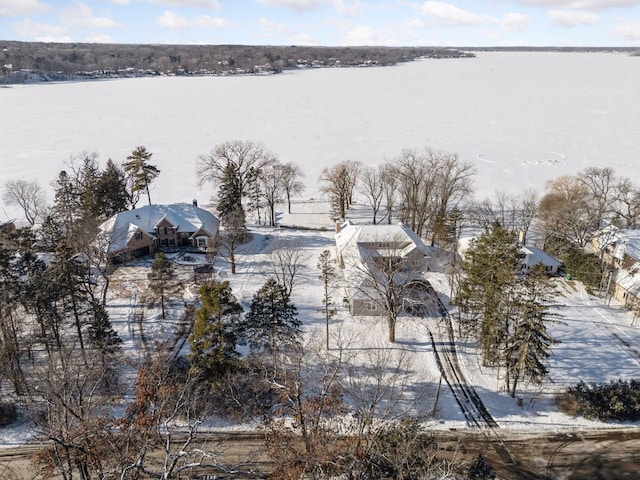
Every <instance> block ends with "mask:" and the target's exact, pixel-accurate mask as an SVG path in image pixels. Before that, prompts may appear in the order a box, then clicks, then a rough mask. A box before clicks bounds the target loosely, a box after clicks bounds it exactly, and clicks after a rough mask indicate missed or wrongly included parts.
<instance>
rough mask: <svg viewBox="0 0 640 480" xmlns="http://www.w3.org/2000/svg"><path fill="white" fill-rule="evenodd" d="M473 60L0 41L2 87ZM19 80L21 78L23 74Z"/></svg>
mask: <svg viewBox="0 0 640 480" xmlns="http://www.w3.org/2000/svg"><path fill="white" fill-rule="evenodd" d="M464 56H469V54H465V53H463V52H462V51H459V50H456V49H452V48H435V47H366V46H365V47H310V46H296V45H292V46H269V45H264V46H252V45H147V44H124V45H123V44H99V43H42V42H16V41H0V66H3V67H1V68H0V83H3V82H7V83H9V80H10V79H11V78H12V76H16V75H17V74H18V73H19V72H20V71H21V70H25V69H26V70H32V71H34V72H41V73H47V74H49V75H53V76H55V75H78V74H83V73H87V72H99V71H105V72H111V73H117V72H123V71H125V70H126V69H131V72H130V73H131V74H135V73H136V72H137V71H138V70H140V71H146V72H154V73H160V74H198V73H208V74H214V75H216V74H223V73H229V72H233V71H236V70H241V71H243V72H246V73H252V72H254V71H256V68H258V67H260V71H263V70H264V67H265V66H268V68H269V70H270V71H271V72H274V73H278V72H281V71H283V70H287V69H294V68H299V67H300V66H318V67H319V66H354V65H362V64H369V65H395V64H398V63H401V62H407V61H412V60H415V59H417V58H424V57H429V58H451V57H464ZM18 76H19V75H18ZM16 78H17V77H16Z"/></svg>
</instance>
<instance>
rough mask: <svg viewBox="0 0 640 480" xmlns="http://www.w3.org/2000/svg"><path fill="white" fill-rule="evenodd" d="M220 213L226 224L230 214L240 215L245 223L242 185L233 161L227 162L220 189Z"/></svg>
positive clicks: (223, 222)
mask: <svg viewBox="0 0 640 480" xmlns="http://www.w3.org/2000/svg"><path fill="white" fill-rule="evenodd" d="M217 207H218V214H219V216H220V220H221V221H222V224H223V225H224V224H225V223H226V222H227V221H228V219H229V217H230V216H232V215H233V216H240V217H241V218H242V224H243V225H244V217H245V214H244V208H243V207H242V186H241V182H240V177H239V176H238V173H237V172H236V169H235V168H234V167H233V164H232V163H231V162H227V165H226V167H225V168H224V172H223V177H222V180H221V182H220V188H219V189H218V205H217Z"/></svg>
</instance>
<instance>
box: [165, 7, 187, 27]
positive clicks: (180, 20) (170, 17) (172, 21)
mask: <svg viewBox="0 0 640 480" xmlns="http://www.w3.org/2000/svg"><path fill="white" fill-rule="evenodd" d="M158 24H159V25H160V26H161V27H164V28H170V29H180V28H189V26H190V24H189V19H188V18H186V17H183V16H182V15H178V14H177V13H173V12H170V11H169V10H165V11H164V13H163V14H162V16H161V17H160V18H159V19H158Z"/></svg>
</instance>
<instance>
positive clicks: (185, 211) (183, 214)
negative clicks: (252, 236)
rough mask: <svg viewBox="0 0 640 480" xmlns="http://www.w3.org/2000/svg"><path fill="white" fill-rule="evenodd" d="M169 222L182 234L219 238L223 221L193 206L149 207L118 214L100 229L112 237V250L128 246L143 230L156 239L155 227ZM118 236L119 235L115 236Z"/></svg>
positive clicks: (110, 249) (180, 204) (184, 204)
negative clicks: (139, 231) (218, 233)
mask: <svg viewBox="0 0 640 480" xmlns="http://www.w3.org/2000/svg"><path fill="white" fill-rule="evenodd" d="M163 220H166V221H167V222H168V223H170V224H171V225H172V226H173V227H175V228H176V230H177V231H178V232H181V233H189V234H191V235H193V234H195V233H196V232H199V233H200V234H202V233H203V232H204V233H206V234H208V235H210V236H212V237H213V236H215V235H216V233H217V232H218V227H219V225H220V222H219V221H218V219H217V218H216V217H215V215H213V214H212V213H211V212H209V211H207V210H204V209H203V208H199V207H196V206H195V205H193V204H191V203H174V204H169V205H146V206H144V207H140V208H136V209H134V210H126V211H124V212H120V213H117V214H116V215H114V216H113V217H111V218H110V219H109V220H107V221H106V222H104V223H103V224H102V225H101V226H100V230H101V231H102V232H104V233H108V234H109V235H110V236H111V242H110V245H109V251H110V252H114V251H118V250H122V249H123V248H125V247H126V245H127V243H128V242H129V240H131V237H132V236H133V235H134V234H135V233H136V232H137V231H138V230H142V231H143V232H146V233H147V234H149V235H151V236H153V237H155V228H156V227H157V226H158V225H159V224H160V223H161V222H162V221H163ZM114 234H116V235H114Z"/></svg>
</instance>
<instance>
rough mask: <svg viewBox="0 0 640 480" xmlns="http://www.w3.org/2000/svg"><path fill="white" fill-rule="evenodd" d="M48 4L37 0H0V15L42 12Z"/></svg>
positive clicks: (10, 15) (11, 15)
mask: <svg viewBox="0 0 640 480" xmlns="http://www.w3.org/2000/svg"><path fill="white" fill-rule="evenodd" d="M47 11H49V6H48V5H47V4H45V3H43V2H40V1H39V0H0V17H13V16H19V15H29V14H33V13H44V12H47Z"/></svg>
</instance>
